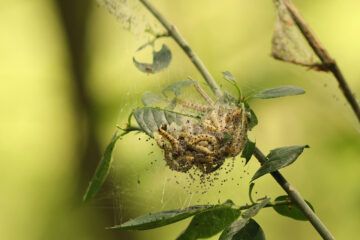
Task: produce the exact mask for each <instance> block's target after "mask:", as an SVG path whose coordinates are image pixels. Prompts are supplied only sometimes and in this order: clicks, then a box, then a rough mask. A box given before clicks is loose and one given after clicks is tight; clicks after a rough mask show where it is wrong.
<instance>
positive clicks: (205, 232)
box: [177, 207, 240, 240]
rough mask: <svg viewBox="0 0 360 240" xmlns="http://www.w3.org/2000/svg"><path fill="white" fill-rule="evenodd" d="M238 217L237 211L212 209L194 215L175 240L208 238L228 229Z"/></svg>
mask: <svg viewBox="0 0 360 240" xmlns="http://www.w3.org/2000/svg"><path fill="white" fill-rule="evenodd" d="M239 216H240V210H239V209H233V208H231V207H229V208H221V209H213V210H209V211H206V212H204V213H200V214H197V215H195V217H194V218H193V219H192V220H191V222H190V224H189V226H188V227H187V228H186V230H185V231H184V232H183V233H182V234H180V236H179V237H178V238H177V240H196V239H199V238H209V237H212V236H214V235H215V234H217V233H219V232H220V231H222V230H224V229H225V228H226V227H228V226H229V225H230V224H231V223H232V222H233V221H235V220H236V219H237V218H238V217H239Z"/></svg>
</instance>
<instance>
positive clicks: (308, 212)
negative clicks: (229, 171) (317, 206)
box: [254, 148, 335, 240]
mask: <svg viewBox="0 0 360 240" xmlns="http://www.w3.org/2000/svg"><path fill="white" fill-rule="evenodd" d="M254 156H255V157H256V158H257V159H258V160H259V162H260V163H261V164H264V163H265V162H266V161H267V158H266V157H265V155H264V154H263V153H262V152H261V151H260V149H258V148H255V152H254ZM271 175H272V176H273V177H274V178H275V180H276V181H277V182H278V183H279V185H280V186H281V187H282V188H283V189H284V190H285V192H286V193H287V194H288V195H289V197H290V198H291V200H292V201H293V202H294V203H295V204H296V205H297V206H298V207H299V208H300V210H301V211H302V213H303V214H304V215H305V216H306V218H307V219H309V221H310V223H311V224H312V225H313V226H314V228H315V229H316V230H317V231H318V233H319V234H320V235H321V236H322V238H323V239H325V240H335V238H334V237H333V236H332V235H331V233H330V231H329V230H328V229H327V228H326V226H325V225H324V224H323V223H322V222H321V220H320V219H319V217H318V216H316V214H315V213H314V211H313V210H312V209H311V208H310V207H309V205H307V203H306V202H305V200H304V198H303V197H302V196H301V194H300V193H299V192H298V191H297V190H296V189H295V187H294V186H293V185H291V184H290V183H289V182H288V181H287V180H286V179H285V178H284V177H283V175H281V173H280V172H279V171H275V172H272V173H271Z"/></svg>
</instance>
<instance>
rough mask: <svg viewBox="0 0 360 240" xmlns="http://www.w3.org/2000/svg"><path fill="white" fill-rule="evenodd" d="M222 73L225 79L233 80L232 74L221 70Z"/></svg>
mask: <svg viewBox="0 0 360 240" xmlns="http://www.w3.org/2000/svg"><path fill="white" fill-rule="evenodd" d="M222 75H223V77H224V78H225V79H226V80H229V81H231V82H235V78H234V77H233V75H232V74H231V73H230V72H229V71H225V72H222Z"/></svg>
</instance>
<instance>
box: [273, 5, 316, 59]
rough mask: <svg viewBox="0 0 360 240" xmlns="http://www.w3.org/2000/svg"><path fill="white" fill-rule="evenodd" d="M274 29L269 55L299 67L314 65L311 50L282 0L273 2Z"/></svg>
mask: <svg viewBox="0 0 360 240" xmlns="http://www.w3.org/2000/svg"><path fill="white" fill-rule="evenodd" d="M274 5H275V14H276V21H275V28H274V34H273V39H272V49H271V54H272V56H273V57H274V58H275V59H278V60H282V61H285V62H290V63H294V64H297V65H301V66H312V65H313V64H314V63H315V59H314V54H313V51H312V49H311V48H310V47H309V45H308V44H307V42H306V40H305V38H304V37H303V36H302V34H301V32H300V30H299V29H298V27H297V26H296V24H295V23H294V21H293V19H292V17H291V15H290V12H289V10H288V9H287V7H286V5H285V4H284V2H283V0H274Z"/></svg>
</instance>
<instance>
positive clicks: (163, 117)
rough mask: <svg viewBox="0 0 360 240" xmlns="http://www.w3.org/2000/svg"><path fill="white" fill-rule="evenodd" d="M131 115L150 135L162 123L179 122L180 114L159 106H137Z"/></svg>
mask: <svg viewBox="0 0 360 240" xmlns="http://www.w3.org/2000/svg"><path fill="white" fill-rule="evenodd" d="M133 115H134V117H135V119H136V121H137V123H138V124H139V126H140V128H141V129H142V130H144V132H145V133H146V134H147V135H149V136H150V137H152V138H153V137H154V132H155V131H157V130H158V129H159V128H160V127H161V126H163V125H170V124H171V123H173V122H175V123H177V124H181V119H182V117H183V116H182V115H180V114H178V113H175V112H172V111H170V110H166V109H160V108H155V107H154V108H137V109H135V110H134V111H133Z"/></svg>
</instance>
